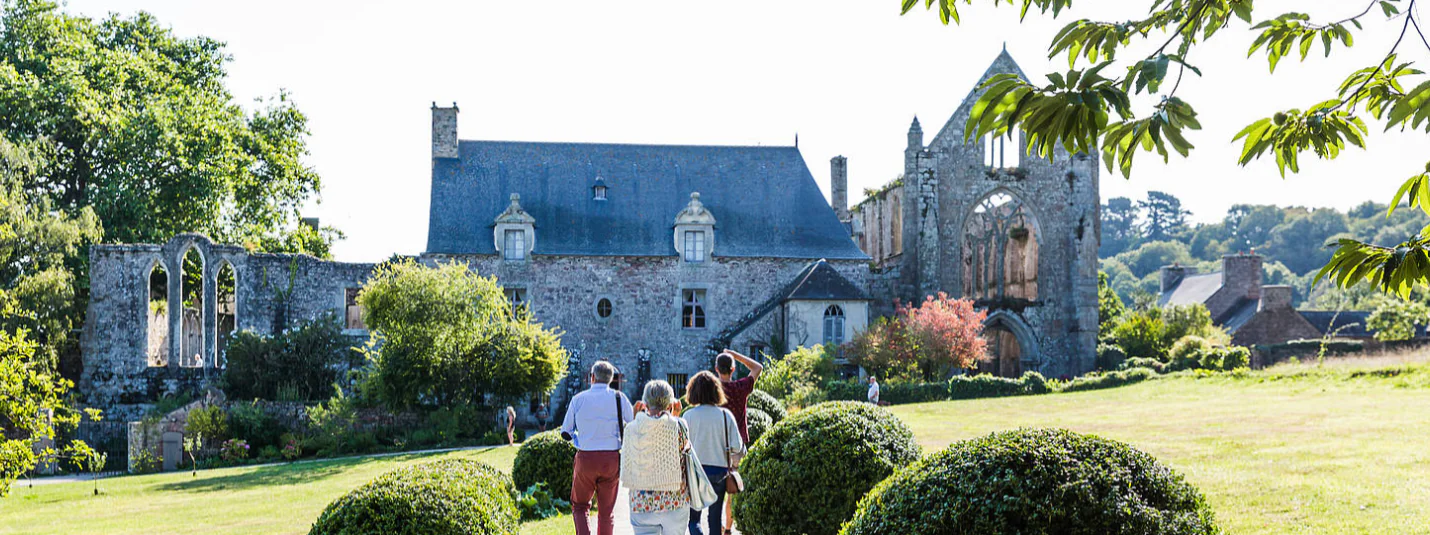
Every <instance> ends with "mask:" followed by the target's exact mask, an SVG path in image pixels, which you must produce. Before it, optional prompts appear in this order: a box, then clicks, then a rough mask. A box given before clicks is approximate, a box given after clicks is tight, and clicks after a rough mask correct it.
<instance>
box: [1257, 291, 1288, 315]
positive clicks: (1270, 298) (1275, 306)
mask: <svg viewBox="0 0 1430 535" xmlns="http://www.w3.org/2000/svg"><path fill="white" fill-rule="evenodd" d="M1289 308H1291V287H1290V286H1285V285H1280V284H1278V285H1273V286H1262V287H1261V302H1260V303H1258V304H1257V306H1256V310H1257V311H1258V312H1260V311H1264V310H1286V309H1289Z"/></svg>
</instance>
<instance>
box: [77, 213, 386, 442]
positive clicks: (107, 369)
mask: <svg viewBox="0 0 1430 535" xmlns="http://www.w3.org/2000/svg"><path fill="white" fill-rule="evenodd" d="M191 249H192V250H195V251H198V253H199V256H200V257H201V258H202V259H203V276H202V284H203V293H202V296H203V297H202V303H201V305H200V307H198V308H194V309H193V310H192V312H189V313H184V314H176V313H173V311H177V310H183V309H184V307H183V305H182V291H181V290H182V287H181V284H182V280H183V276H182V269H183V267H182V266H183V260H182V259H183V257H184V255H185V254H186V253H187V252H188V251H189V250H191ZM156 265H158V266H162V267H163V268H164V271H165V272H166V273H167V275H168V289H167V290H168V292H167V293H168V305H167V310H169V311H170V313H169V314H167V315H155V314H151V313H150V310H149V300H150V296H149V275H150V271H151V270H152V269H153V268H154V266H156ZM225 265H228V266H231V267H232V269H233V271H234V285H235V288H234V290H235V299H236V300H237V308H238V314H237V318H236V328H237V329H238V330H252V331H255V332H258V333H262V334H272V333H274V332H276V331H278V330H280V329H282V328H283V325H282V324H281V322H279V321H278V320H279V319H285V318H286V321H287V325H292V324H293V323H294V322H295V321H297V320H300V319H304V318H310V317H315V316H317V315H319V314H322V313H327V312H331V313H334V314H336V315H337V317H342V314H343V306H344V304H345V302H344V293H343V292H344V289H345V288H347V287H360V286H362V283H363V281H365V280H366V278H367V276H368V274H369V273H371V271H372V267H373V265H372V264H346V263H341V262H327V261H323V260H318V259H316V258H312V257H309V256H304V255H276V254H248V253H247V252H246V251H244V250H243V249H242V248H241V247H236V246H232V245H220V244H215V243H213V242H212V241H211V240H209V239H208V238H207V237H205V236H203V235H199V234H181V235H178V236H175V237H174V238H173V239H171V240H170V241H169V242H167V243H165V244H164V245H148V244H140V245H95V246H92V247H91V248H90V300H89V308H88V310H87V311H86V315H85V324H84V332H83V334H82V335H81V339H80V343H81V348H82V351H83V366H84V367H83V370H82V371H81V373H80V384H79V390H80V393H81V394H82V395H83V396H84V398H85V401H86V403H87V405H88V406H91V407H96V408H100V409H103V410H105V411H107V412H108V415H107V416H106V418H111V419H121V420H122V419H134V418H137V417H139V416H140V415H142V414H143V413H144V411H145V410H147V409H148V407H149V406H150V404H152V403H153V402H154V401H156V400H158V399H159V398H161V397H163V396H165V395H178V394H182V393H188V394H190V395H194V396H196V395H197V394H198V392H199V391H200V390H202V389H203V387H204V386H205V385H207V384H209V383H211V382H212V381H214V380H216V379H218V377H219V376H220V375H221V374H222V366H223V361H222V353H221V350H220V348H219V345H218V340H219V338H220V334H221V333H219V332H218V321H217V320H218V307H217V299H216V297H217V288H218V283H217V277H218V272H219V270H220V269H221V268H222V267H223V266H225ZM186 316H188V317H189V318H188V319H187V320H186V319H185V317H186ZM158 321H163V322H165V323H167V325H159V324H157V323H156V322H158ZM185 323H187V324H188V325H190V328H189V329H187V331H186V330H185V328H184V325H185ZM195 325H197V327H198V328H193V326H195ZM185 332H187V333H188V337H187V338H188V339H189V340H188V341H186V342H183V343H181V341H183V340H184V339H185V336H182V335H181V333H185ZM354 334H357V333H354ZM159 355H163V356H164V358H162V359H161V358H157V357H158V356H159ZM151 356H152V357H153V358H151Z"/></svg>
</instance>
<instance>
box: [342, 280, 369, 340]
mask: <svg viewBox="0 0 1430 535" xmlns="http://www.w3.org/2000/svg"><path fill="white" fill-rule="evenodd" d="M361 291H362V288H347V289H345V290H343V328H344V329H360V330H364V331H365V330H367V324H365V323H363V321H362V305H359V304H358V301H357V298H358V292H361Z"/></svg>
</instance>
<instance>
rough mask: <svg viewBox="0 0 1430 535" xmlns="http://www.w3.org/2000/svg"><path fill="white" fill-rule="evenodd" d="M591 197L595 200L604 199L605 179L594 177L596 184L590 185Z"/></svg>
mask: <svg viewBox="0 0 1430 535" xmlns="http://www.w3.org/2000/svg"><path fill="white" fill-rule="evenodd" d="M591 199H592V200H596V201H604V200H606V180H605V179H604V178H601V177H599V176H598V177H596V185H594V186H591Z"/></svg>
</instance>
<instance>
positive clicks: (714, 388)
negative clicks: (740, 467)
mask: <svg viewBox="0 0 1430 535" xmlns="http://www.w3.org/2000/svg"><path fill="white" fill-rule="evenodd" d="M685 399H686V401H689V402H690V404H691V407H690V408H689V409H686V410H685V412H684V413H683V414H681V416H682V417H684V418H685V421H686V423H687V424H688V426H689V427H690V443H691V444H692V445H693V447H694V448H695V456H696V457H699V458H700V465H701V467H702V468H704V469H705V475H706V476H707V477H709V478H710V484H711V485H712V486H714V487H715V496H717V497H716V498H715V501H714V502H713V503H711V504H710V507H709V508H708V509H706V510H707V511H710V515H709V518H708V519H707V520H706V525H708V526H709V530H710V531H708V532H706V531H705V529H704V528H702V527H701V525H700V513H701V512H700V511H696V510H694V509H691V510H690V534H691V535H707V533H708V535H719V534H721V533H722V532H728V530H721V526H722V525H723V524H722V522H721V520H722V518H721V516H722V515H723V514H724V513H725V476H726V474H729V473H730V468H732V467H733V466H734V463H733V459H734V458H735V457H738V456H741V455H743V454H744V453H745V441H744V439H742V438H740V429H739V427H740V425H739V423H738V422H736V421H735V415H734V414H731V413H730V411H729V410H728V409H725V408H722V407H720V406H721V405H724V404H725V390H724V389H723V387H721V385H720V379H719V378H717V377H715V374H713V373H710V372H708V371H703V372H700V373H697V374H695V377H691V378H690V383H688V384H687V386H686V387H685Z"/></svg>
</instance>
